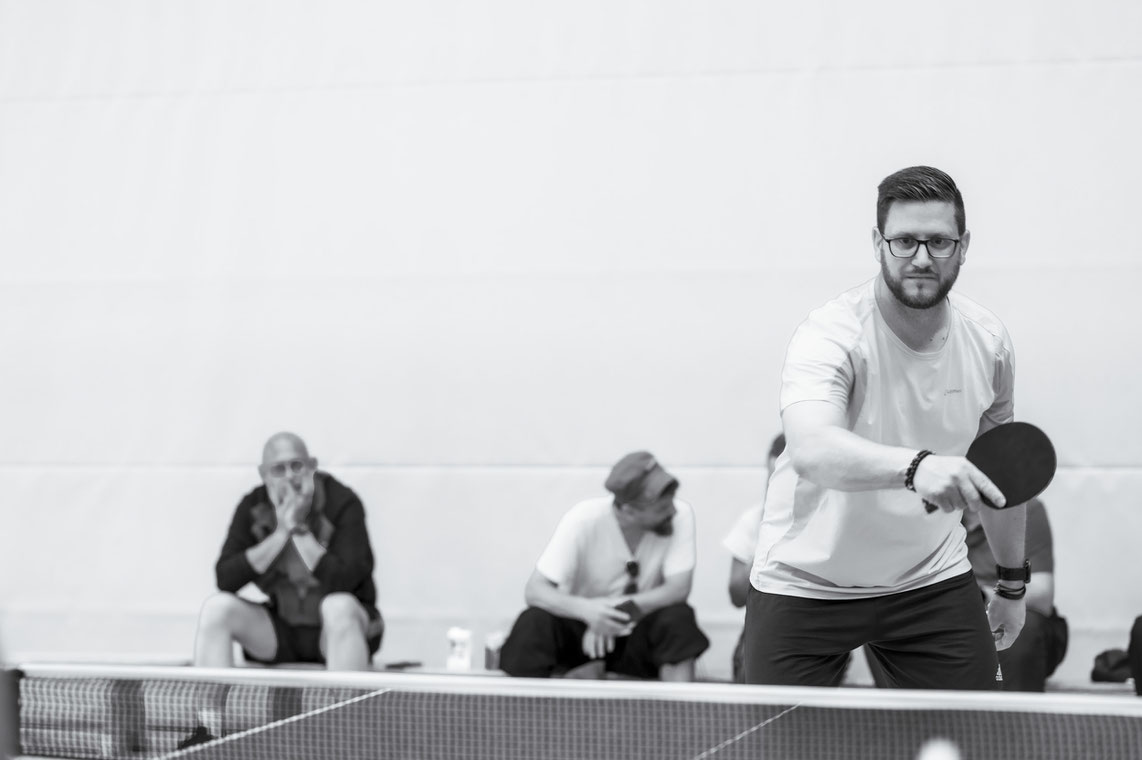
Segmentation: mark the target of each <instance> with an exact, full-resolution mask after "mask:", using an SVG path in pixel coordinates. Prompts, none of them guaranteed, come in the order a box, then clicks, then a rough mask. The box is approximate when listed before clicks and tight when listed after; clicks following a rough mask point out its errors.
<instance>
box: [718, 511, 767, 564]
mask: <svg viewBox="0 0 1142 760" xmlns="http://www.w3.org/2000/svg"><path fill="white" fill-rule="evenodd" d="M764 508H765V502H764V501H763V502H760V503H758V504H754V505H753V506H751V507H747V508H746V510H745V511H744V512H742V513H741V515H740V516H739V517H738V519H737V522H735V523H734V527H732V528H730V532H729V533H727V534H726V537H725V538H724V539H722V546H724V547H726V549H727V550H729V552H730V554H731V555H733V558H734V559H736V560H740V561H742V562H745V563H746V564H752V563H753V557H754V554H755V552H756V551H757V531H758V528H760V527H761V511H762V509H764Z"/></svg>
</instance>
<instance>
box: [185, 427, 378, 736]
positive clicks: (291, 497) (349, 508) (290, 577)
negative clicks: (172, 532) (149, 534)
mask: <svg viewBox="0 0 1142 760" xmlns="http://www.w3.org/2000/svg"><path fill="white" fill-rule="evenodd" d="M258 474H260V475H261V476H262V485H260V486H258V487H257V488H255V489H254V490H252V491H250V492H249V493H248V494H246V495H245V496H244V497H243V498H242V500H241V501H240V502H239V503H238V507H237V509H235V510H234V518H233V520H232V521H231V523H230V531H229V533H227V535H226V540H225V542H224V543H223V545H222V552H221V556H219V558H218V563H217V565H215V574H216V576H217V580H218V588H219V592H218V593H217V594H214V595H213V596H211V597H209V598H208V599H207V600H206V602H205V603H204V604H203V605H202V611H201V612H200V613H199V617H198V633H197V636H196V637H195V643H194V664H195V665H199V666H202V667H214V668H222V667H230V666H231V665H233V664H234V663H233V651H234V646H233V644H234V642H238V643H239V644H240V645H241V646H242V650H243V652H244V654H245V657H246V659H247V660H251V661H255V662H262V663H279V662H314V663H324V664H325V665H326V667H327V668H328V669H330V670H363V669H365V668H367V667H368V665H369V662H370V660H371V659H372V656H373V655H374V654H376V652H377V650H378V649H379V648H380V645H381V635H382V634H383V632H384V622H383V621H382V619H381V614H380V612H379V611H378V610H377V607H376V602H377V589H376V586H375V585H374V583H373V550H372V547H371V546H370V545H369V534H368V532H367V530H366V527H365V508H364V506H363V505H362V504H361V500H360V499H359V498H358V497H357V494H355V493H353V491H352V490H351V489H350V488H348V487H347V486H345V485H343V484H342V483H340V482H339V481H338V480H337V479H336V478H334V477H333V476H332V475H330V474H329V473H326V472H321V471H319V470H318V469H317V459H315V458H314V457H311V456H310V455H309V450H308V449H307V448H306V445H305V442H304V441H303V440H302V439H301V438H299V437H298V436H297V435H294V434H293V433H277V434H275V435H273V436H271V437H270V439H269V440H268V441H266V445H265V447H264V448H263V450H262V464H261V465H260V466H259V467H258ZM248 583H254V584H255V585H257V587H258V588H260V589H261V590H262V592H263V593H265V595H266V596H267V597H268V601H266V602H265V603H255V602H251V601H249V600H246V599H243V598H242V597H240V596H238V591H239V590H240V589H241V588H242V587H244V586H245V585H246V584H248ZM208 692H209V693H203V694H201V695H200V697H199V709H198V713H199V726H198V727H196V728H195V730H194V732H193V733H192V734H191V735H190V736H189V737H187V738H186V739H185V740H184V741H183V742H181V743H180V745H179V746H180V748H184V747H188V746H192V745H194V744H199V743H202V742H206V741H211V740H212V739H214V738H216V737H219V736H221V735H222V723H223V718H222V713H223V710H224V708H225V701H226V690H225V689H224V688H219V689H214V690H208Z"/></svg>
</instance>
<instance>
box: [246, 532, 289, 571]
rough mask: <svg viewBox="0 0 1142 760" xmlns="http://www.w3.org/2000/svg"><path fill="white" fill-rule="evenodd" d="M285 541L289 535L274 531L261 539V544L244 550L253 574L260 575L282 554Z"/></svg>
mask: <svg viewBox="0 0 1142 760" xmlns="http://www.w3.org/2000/svg"><path fill="white" fill-rule="evenodd" d="M287 541H289V533H286V532H285V531H284V530H280V529H279V530H275V531H274V532H273V533H271V534H270V535H268V536H266V537H265V538H264V539H262V541H261V543H257V544H254V545H253V546H251V547H250V548H249V549H247V550H246V561H247V562H249V563H250V567H252V568H254V572H256V573H257V574H258V575H261V574H262V573H264V572H266V570H268V569H269V567H270V565H272V564H273V562H274V560H275V559H277V556H278V555H279V554H281V553H282V549H284V548H285V545H286V542H287Z"/></svg>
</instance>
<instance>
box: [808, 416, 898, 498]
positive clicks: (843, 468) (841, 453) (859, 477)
mask: <svg viewBox="0 0 1142 760" xmlns="http://www.w3.org/2000/svg"><path fill="white" fill-rule="evenodd" d="M916 454H917V451H913V450H912V449H905V448H901V447H899V446H885V445H884V444H880V443H875V442H873V441H870V440H867V439H865V438H861V437H860V436H859V435H857V434H855V433H853V432H851V431H849V430H845V429H844V428H840V427H835V426H827V427H824V428H823V429H821V430H817V431H815V432H813V433H812V434H810V435H808V436H806V437H805V438H803V439H802V440H799V441H797V445H796V447H793V446H791V447H790V455H791V458H792V460H793V467H794V469H795V470H797V474H799V475H801V476H802V477H804V478H806V479H808V480H810V481H812V482H813V483H816V484H817V485H819V486H821V487H823V488H832V489H835V490H838V491H874V490H880V489H889V488H903V487H904V476H905V473H906V472H907V471H908V465H909V464H911V462H912V459H913V457H915V456H916Z"/></svg>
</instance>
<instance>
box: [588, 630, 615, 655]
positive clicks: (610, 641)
mask: <svg viewBox="0 0 1142 760" xmlns="http://www.w3.org/2000/svg"><path fill="white" fill-rule="evenodd" d="M614 649H615V637H614V636H611V635H609V634H606V633H599V632H598V631H594V630H591V629H590V628H588V629H587V630H586V632H584V633H583V654H585V655H587V656H588V657H590V658H591V659H592V660H601V659H603V658H604V657H606V656H607V655H608V654H610V653H611V652H613V651H614Z"/></svg>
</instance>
